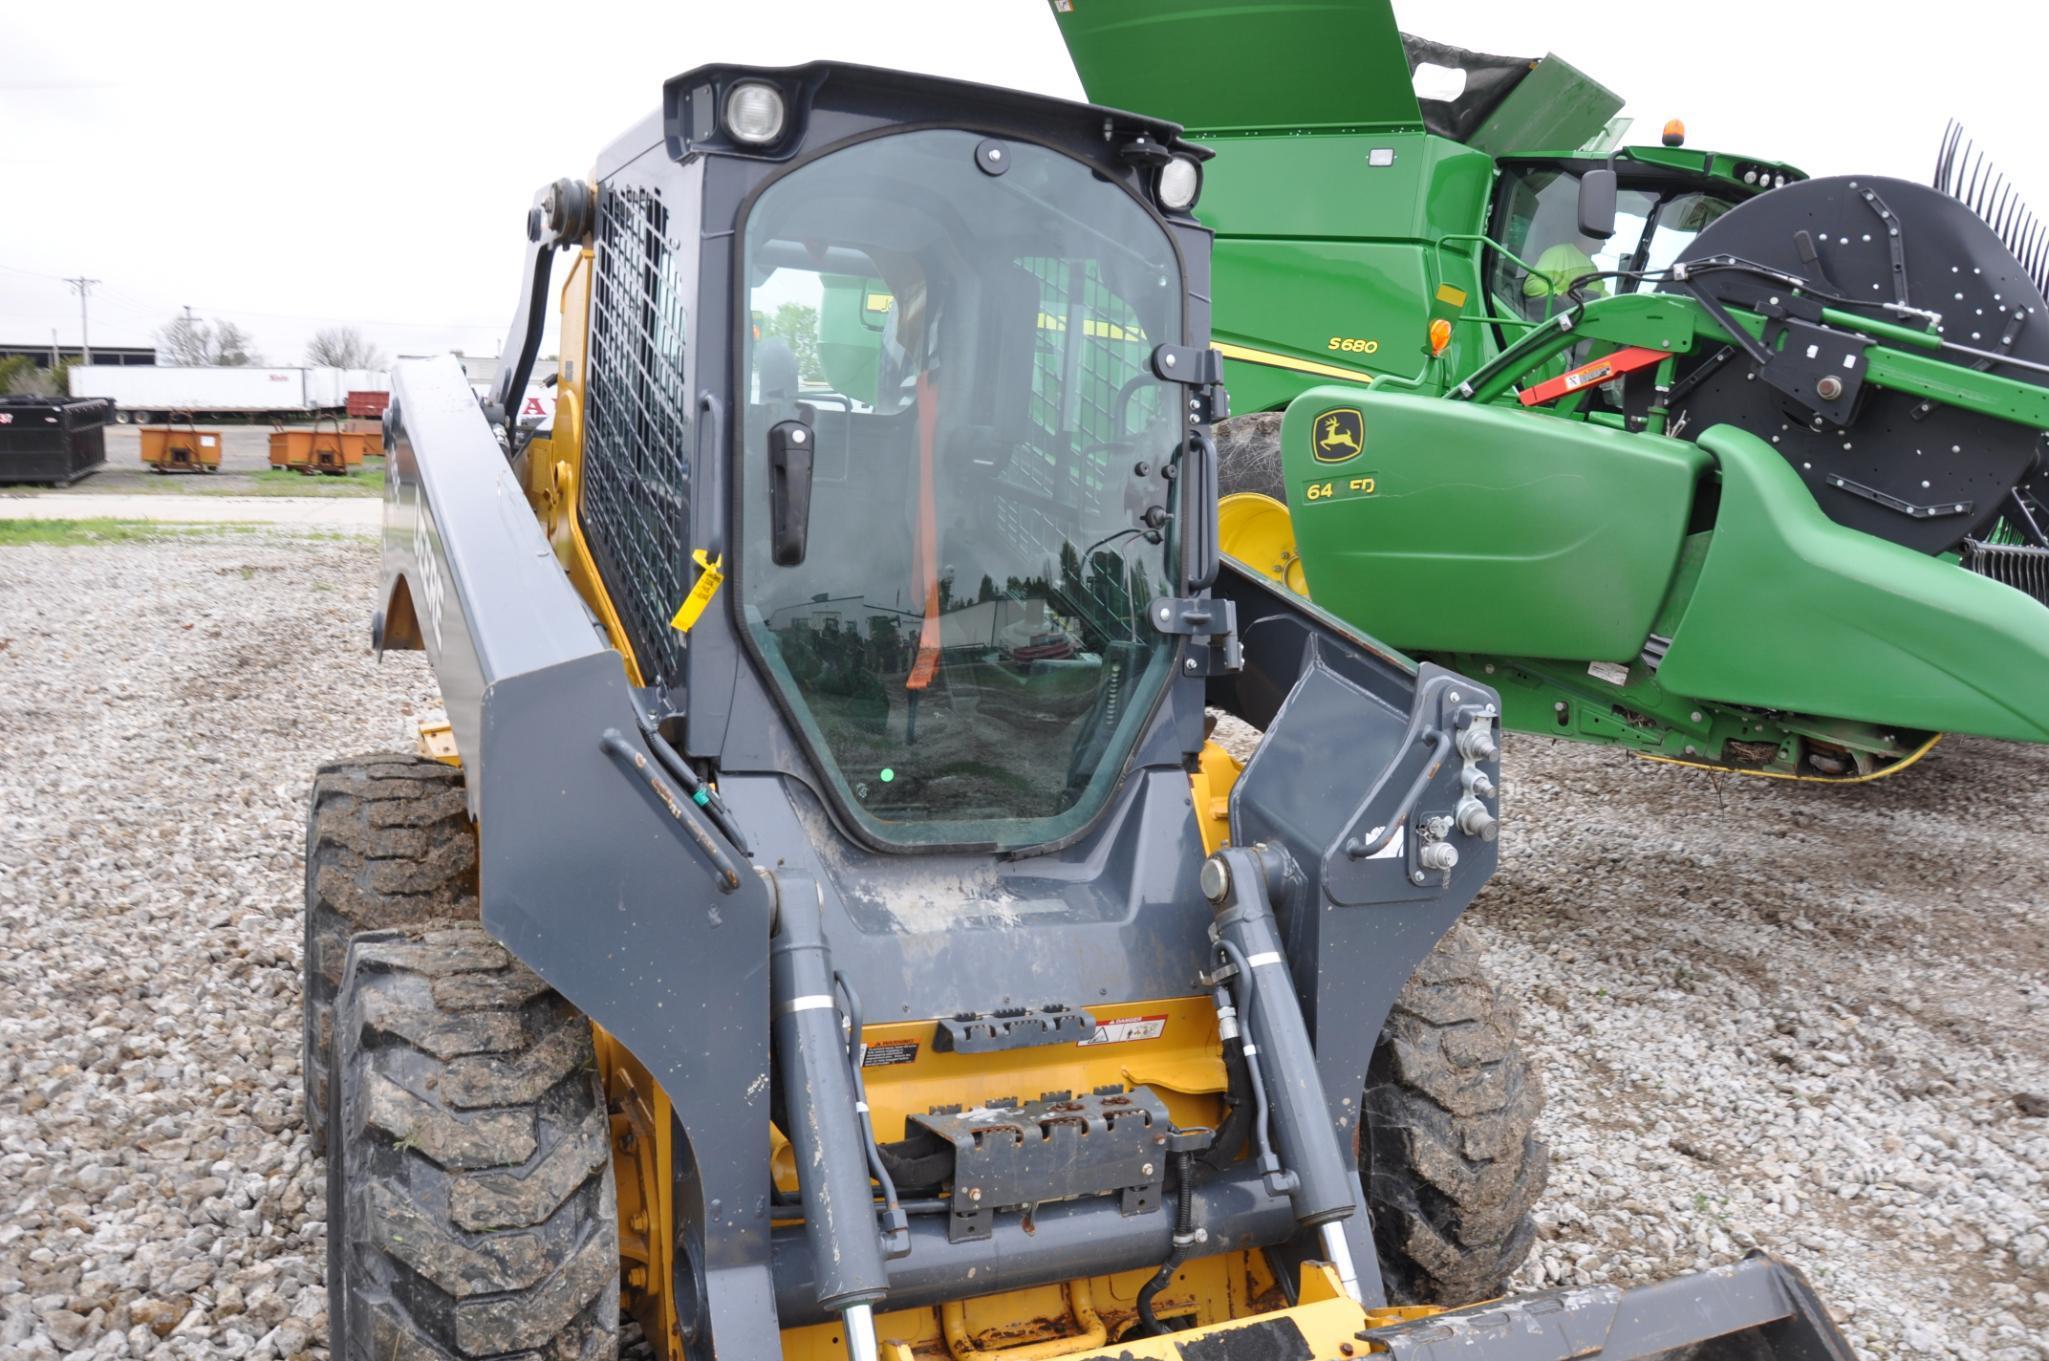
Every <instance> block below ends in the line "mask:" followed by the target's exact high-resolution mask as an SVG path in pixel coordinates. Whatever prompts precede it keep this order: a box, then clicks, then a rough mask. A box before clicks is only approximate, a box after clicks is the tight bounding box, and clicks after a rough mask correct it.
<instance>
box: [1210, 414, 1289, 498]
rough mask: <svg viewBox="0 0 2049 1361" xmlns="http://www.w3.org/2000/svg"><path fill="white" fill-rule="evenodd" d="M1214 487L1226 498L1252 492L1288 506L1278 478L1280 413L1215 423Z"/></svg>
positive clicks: (1279, 468)
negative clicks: (1215, 469)
mask: <svg viewBox="0 0 2049 1361" xmlns="http://www.w3.org/2000/svg"><path fill="white" fill-rule="evenodd" d="M1216 441H1217V488H1218V491H1219V492H1220V494H1222V495H1224V496H1230V495H1233V494H1235V493H1237V492H1241V491H1256V492H1258V493H1259V494H1260V495H1262V496H1271V497H1272V498H1273V499H1274V500H1276V501H1278V502H1280V503H1281V504H1282V505H1284V506H1285V505H1287V504H1288V492H1287V487H1286V486H1285V485H1284V484H1283V481H1282V478H1281V413H1280V412H1278V411H1255V412H1253V413H1252V414H1251V415H1248V416H1233V417H1231V418H1230V419H1229V420H1227V421H1219V422H1217V427H1216Z"/></svg>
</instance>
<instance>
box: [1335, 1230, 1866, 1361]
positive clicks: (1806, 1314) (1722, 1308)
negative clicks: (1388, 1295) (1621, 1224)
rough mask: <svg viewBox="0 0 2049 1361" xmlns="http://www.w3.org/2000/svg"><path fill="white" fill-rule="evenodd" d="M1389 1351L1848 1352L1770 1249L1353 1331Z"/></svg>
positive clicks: (1687, 1356) (1818, 1357) (1761, 1358)
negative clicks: (1684, 1271) (1631, 1280)
mask: <svg viewBox="0 0 2049 1361" xmlns="http://www.w3.org/2000/svg"><path fill="white" fill-rule="evenodd" d="M1359 1340H1360V1341H1362V1342H1365V1343H1366V1344H1367V1346H1368V1348H1369V1354H1370V1355H1385V1356H1389V1357H1393V1358H1396V1361H1452V1358H1454V1357H1456V1358H1458V1361H1571V1358H1577V1357H1587V1358H1598V1361H1854V1358H1855V1353H1854V1352H1852V1351H1851V1350H1850V1344H1849V1342H1848V1341H1847V1340H1845V1339H1844V1337H1843V1335H1842V1333H1841V1332H1840V1331H1839V1330H1838V1329H1837V1328H1836V1326H1835V1323H1834V1322H1833V1321H1832V1320H1831V1319H1830V1318H1829V1315H1828V1310H1827V1309H1826V1308H1825V1307H1824V1306H1823V1305H1822V1303H1821V1300H1820V1298H1819V1297H1818V1296H1816V1295H1815V1293H1814V1287H1812V1286H1810V1285H1809V1284H1808V1283H1807V1278H1806V1277H1805V1276H1803V1275H1801V1274H1800V1271H1799V1269H1798V1268H1797V1267H1793V1266H1789V1265H1788V1264H1786V1263H1785V1262H1782V1261H1780V1260H1779V1259H1778V1258H1776V1257H1773V1256H1770V1255H1769V1254H1767V1253H1763V1252H1753V1253H1751V1254H1750V1255H1749V1256H1748V1257H1745V1258H1744V1259H1743V1260H1742V1261H1740V1262H1735V1263H1732V1264H1730V1265H1728V1266H1720V1267H1712V1268H1710V1269H1708V1270H1706V1271H1700V1272H1695V1273H1694V1274H1692V1275H1689V1276H1675V1277H1673V1278H1672V1279H1671V1280H1668V1281H1659V1282H1657V1283H1656V1284H1654V1285H1645V1286H1638V1287H1636V1288H1635V1289H1633V1290H1622V1289H1618V1288H1617V1287H1615V1286H1608V1285H1597V1286H1586V1287H1582V1288H1576V1289H1571V1290H1547V1291H1544V1292H1542V1293H1540V1294H1532V1295H1517V1296H1514V1297H1512V1298H1510V1299H1505V1300H1496V1301H1494V1302H1493V1303H1491V1304H1478V1305H1473V1306H1471V1307H1469V1308H1465V1309H1456V1310H1452V1311H1450V1312H1448V1313H1443V1314H1433V1315H1431V1316H1429V1317H1427V1318H1421V1319H1415V1320H1412V1321H1410V1322H1406V1323H1397V1324H1395V1325H1393V1326H1391V1327H1386V1328H1369V1329H1367V1330H1365V1331H1364V1332H1361V1333H1360V1334H1359Z"/></svg>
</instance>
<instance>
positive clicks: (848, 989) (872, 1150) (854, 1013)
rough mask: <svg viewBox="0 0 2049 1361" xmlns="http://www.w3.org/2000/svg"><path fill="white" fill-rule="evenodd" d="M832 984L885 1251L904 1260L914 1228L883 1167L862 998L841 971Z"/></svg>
mask: <svg viewBox="0 0 2049 1361" xmlns="http://www.w3.org/2000/svg"><path fill="white" fill-rule="evenodd" d="M832 981H833V984H834V986H836V987H838V988H839V990H840V995H841V996H842V997H844V998H845V999H846V1004H847V1034H848V1038H849V1039H850V1040H851V1041H852V1045H851V1047H850V1049H849V1051H848V1054H847V1063H848V1066H849V1067H850V1068H851V1069H852V1071H853V1076H854V1100H855V1101H856V1102H857V1103H858V1106H859V1114H860V1117H861V1138H862V1140H863V1141H864V1142H865V1143H866V1144H867V1149H866V1152H867V1154H868V1173H869V1175H870V1176H872V1177H874V1178H875V1181H876V1184H877V1185H879V1186H880V1187H881V1188H882V1204H883V1225H884V1228H883V1234H882V1238H883V1250H884V1251H885V1252H886V1253H887V1254H889V1255H891V1256H900V1255H902V1254H903V1253H906V1252H909V1251H910V1250H911V1233H910V1227H909V1226H908V1225H907V1224H905V1223H904V1208H903V1206H902V1204H900V1203H899V1202H898V1200H897V1197H896V1181H895V1180H894V1179H893V1178H892V1177H891V1176H890V1175H889V1169H888V1168H887V1167H885V1166H883V1163H882V1149H881V1148H880V1147H878V1146H877V1145H876V1142H875V1121H874V1120H872V1119H871V1118H870V1117H869V1114H868V1083H867V1082H866V1080H865V1079H864V1078H863V1077H862V1074H861V1066H862V1063H861V1061H862V1058H863V1057H864V1055H865V1050H864V1049H863V1048H862V1045H861V994H859V993H857V992H855V991H854V985H853V984H852V983H851V982H849V981H848V979H847V976H846V975H845V974H843V973H841V972H839V971H838V970H834V971H833V975H832Z"/></svg>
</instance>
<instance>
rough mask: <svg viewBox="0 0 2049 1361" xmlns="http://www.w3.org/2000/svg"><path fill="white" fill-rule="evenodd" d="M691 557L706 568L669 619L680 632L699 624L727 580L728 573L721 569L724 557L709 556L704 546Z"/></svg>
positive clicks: (671, 625) (686, 631)
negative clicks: (713, 598) (699, 618)
mask: <svg viewBox="0 0 2049 1361" xmlns="http://www.w3.org/2000/svg"><path fill="white" fill-rule="evenodd" d="M690 557H691V560H692V561H694V562H695V563H696V564H697V565H698V566H699V567H702V568H703V569H704V570H703V571H702V572H700V573H699V574H698V577H697V584H696V585H695V586H692V587H691V588H690V594H689V595H687V596H684V597H683V603H682V604H681V605H678V606H677V607H676V613H675V616H674V617H673V618H671V619H670V620H669V627H670V628H672V629H674V630H676V631H677V632H678V633H688V632H690V630H691V629H693V628H695V627H696V626H697V620H698V617H699V616H700V615H702V614H703V613H704V607H705V606H707V605H709V604H711V598H712V597H713V596H715V595H717V594H718V593H719V587H720V586H721V585H723V584H724V582H725V580H726V574H725V573H724V572H722V571H720V570H719V564H720V563H722V562H724V561H725V559H724V558H707V557H706V556H705V555H704V550H703V549H702V548H700V549H698V550H697V551H695V552H693V553H692V554H691V555H690Z"/></svg>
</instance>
